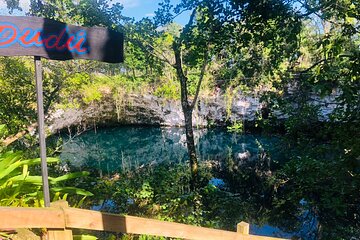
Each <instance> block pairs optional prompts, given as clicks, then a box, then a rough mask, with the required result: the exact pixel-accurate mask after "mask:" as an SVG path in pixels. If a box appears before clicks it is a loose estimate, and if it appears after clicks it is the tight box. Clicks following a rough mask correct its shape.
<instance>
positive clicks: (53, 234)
mask: <svg viewBox="0 0 360 240" xmlns="http://www.w3.org/2000/svg"><path fill="white" fill-rule="evenodd" d="M50 206H51V207H54V208H60V209H64V208H68V207H69V204H68V202H66V201H57V202H53V203H51V204H50ZM63 218H64V222H65V212H64V214H63ZM65 226H66V223H65ZM47 240H73V235H72V230H69V229H66V228H64V229H48V231H47Z"/></svg>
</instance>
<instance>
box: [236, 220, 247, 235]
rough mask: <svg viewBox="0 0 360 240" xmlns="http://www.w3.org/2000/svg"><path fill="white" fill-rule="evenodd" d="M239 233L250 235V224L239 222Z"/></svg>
mask: <svg viewBox="0 0 360 240" xmlns="http://www.w3.org/2000/svg"><path fill="white" fill-rule="evenodd" d="M237 233H240V234H244V235H249V233H250V224H248V223H246V222H241V223H238V225H237Z"/></svg>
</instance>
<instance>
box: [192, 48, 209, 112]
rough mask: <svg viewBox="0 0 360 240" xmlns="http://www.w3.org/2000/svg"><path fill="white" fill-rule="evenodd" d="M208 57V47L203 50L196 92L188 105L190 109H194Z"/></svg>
mask: <svg viewBox="0 0 360 240" xmlns="http://www.w3.org/2000/svg"><path fill="white" fill-rule="evenodd" d="M208 58H209V48H207V49H206V51H205V57H204V62H203V65H202V67H201V72H200V77H199V82H198V84H197V87H196V92H195V97H194V99H193V101H192V103H191V105H190V108H191V109H194V107H195V104H196V102H197V99H198V98H199V92H200V88H201V83H202V81H203V79H204V76H205V70H206V67H207V64H208Z"/></svg>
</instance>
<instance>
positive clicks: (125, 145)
mask: <svg viewBox="0 0 360 240" xmlns="http://www.w3.org/2000/svg"><path fill="white" fill-rule="evenodd" d="M62 137H63V138H64V142H65V145H64V146H63V151H62V153H61V155H60V158H61V160H62V161H63V162H69V163H70V165H71V166H75V167H77V168H79V169H85V170H92V172H93V173H98V174H99V175H100V176H103V175H107V174H109V175H110V174H113V173H115V172H118V171H120V170H121V169H125V170H127V169H131V168H133V167H141V166H142V165H147V164H156V163H160V162H164V161H168V162H177V163H185V162H186V161H187V159H188V157H187V149H186V138H185V132H184V129H182V128H156V127H130V126H129V127H118V128H105V129H98V130H96V131H89V132H86V133H84V134H82V135H80V136H77V137H75V138H69V136H67V135H63V136H62ZM195 141H196V149H197V154H198V158H199V159H200V161H206V160H224V159H226V158H228V157H232V158H233V159H241V158H242V159H245V160H244V161H256V160H258V158H257V156H258V153H259V152H260V151H264V150H265V151H266V152H267V154H270V155H271V157H274V158H275V159H279V158H280V156H276V154H278V153H277V152H278V151H276V145H277V143H278V142H279V139H278V138H277V137H265V136H260V135H247V134H245V135H244V134H237V133H229V132H227V131H226V129H201V130H195ZM244 156H246V157H245V158H244ZM215 180H216V179H214V181H213V182H216V181H215ZM209 183H210V184H213V183H212V181H210V182H209ZM95 207H96V206H95ZM251 233H252V234H258V235H264V236H276V237H287V238H290V237H291V236H293V234H289V233H286V232H283V231H281V230H280V228H278V227H276V226H272V224H271V223H269V224H266V225H264V226H256V225H252V226H251ZM304 239H312V238H304Z"/></svg>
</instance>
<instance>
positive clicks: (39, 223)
mask: <svg viewBox="0 0 360 240" xmlns="http://www.w3.org/2000/svg"><path fill="white" fill-rule="evenodd" d="M0 216H1V217H0V229H4V228H43V227H47V228H57V229H59V228H65V221H64V217H63V211H62V210H61V209H53V208H10V207H0Z"/></svg>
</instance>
